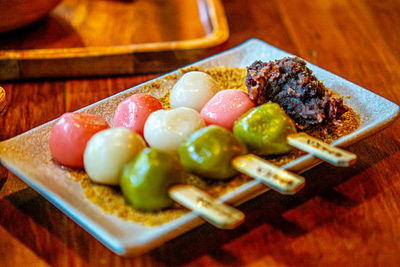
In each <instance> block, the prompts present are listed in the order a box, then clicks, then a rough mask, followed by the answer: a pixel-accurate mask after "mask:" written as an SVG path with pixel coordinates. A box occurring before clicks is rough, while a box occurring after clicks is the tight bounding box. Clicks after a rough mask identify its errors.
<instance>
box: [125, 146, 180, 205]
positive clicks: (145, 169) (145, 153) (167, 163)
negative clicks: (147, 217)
mask: <svg viewBox="0 0 400 267" xmlns="http://www.w3.org/2000/svg"><path fill="white" fill-rule="evenodd" d="M182 177H183V176H182V166H181V165H180V163H179V161H178V159H176V158H175V157H174V156H173V155H171V154H170V153H167V152H165V151H162V150H159V149H154V148H145V149H143V150H142V152H141V153H140V154H139V155H138V156H137V157H136V158H135V159H134V160H132V161H131V162H129V163H127V164H126V165H125V166H124V168H123V170H122V173H121V177H120V186H121V191H122V194H123V195H124V197H125V199H126V200H127V202H128V203H129V204H130V205H131V206H132V207H134V208H135V209H138V210H142V211H158V210H162V209H164V208H167V207H169V206H171V205H172V204H173V200H172V199H171V198H170V197H169V195H168V189H169V188H170V187H171V186H172V185H174V184H178V183H181V182H182Z"/></svg>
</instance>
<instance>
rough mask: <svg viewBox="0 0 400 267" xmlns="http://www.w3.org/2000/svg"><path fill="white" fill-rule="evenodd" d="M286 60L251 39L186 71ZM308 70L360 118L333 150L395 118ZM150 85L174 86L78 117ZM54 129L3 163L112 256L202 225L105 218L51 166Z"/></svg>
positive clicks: (250, 191)
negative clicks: (145, 223) (142, 92)
mask: <svg viewBox="0 0 400 267" xmlns="http://www.w3.org/2000/svg"><path fill="white" fill-rule="evenodd" d="M285 56H290V54H288V53H286V52H284V51H282V50H280V49H277V48H275V47H273V46H271V45H269V44H267V43H265V42H263V41H260V40H257V39H250V40H248V41H246V42H245V43H243V44H241V45H240V46H237V47H235V48H233V49H230V50H228V51H225V52H223V53H221V54H218V55H215V56H212V57H209V58H207V59H204V60H201V61H199V62H196V63H194V64H192V65H189V66H187V67H192V66H197V67H201V68H204V69H207V68H212V67H217V66H227V67H242V68H243V67H246V66H248V65H250V64H251V63H253V62H254V61H255V60H262V61H269V60H275V59H280V58H282V57H285ZM308 67H309V68H310V69H311V70H313V72H314V74H315V75H316V76H317V78H318V79H319V80H323V81H324V84H325V85H326V86H327V87H329V88H331V89H332V90H333V91H334V92H336V93H337V94H339V95H341V96H349V98H346V99H345V102H346V104H347V105H348V106H350V107H352V108H353V109H354V110H355V111H356V112H357V114H359V115H360V120H361V121H360V122H361V126H360V127H359V129H358V130H357V131H356V132H354V133H352V134H350V135H348V136H345V137H342V138H340V139H338V140H336V141H335V142H334V145H340V146H348V145H350V144H352V143H355V142H357V141H359V140H360V139H362V138H365V137H366V136H368V135H371V134H373V133H376V132H377V131H379V130H381V129H383V128H384V127H385V126H387V125H389V124H390V123H391V122H393V121H394V120H395V119H396V117H397V116H398V115H399V107H398V106H397V105H396V104H394V103H392V102H390V101H388V100H386V99H384V98H382V97H380V96H378V95H376V94H374V93H372V92H370V91H368V90H366V89H364V88H361V87H359V86H358V85H355V84H353V83H351V82H349V81H346V80H344V79H342V78H340V77H338V76H336V75H334V74H332V73H330V72H328V71H326V70H323V69H321V68H319V67H317V66H314V65H312V64H310V63H309V64H308ZM169 74H176V75H180V72H179V71H178V70H177V71H174V72H171V73H169ZM154 82H161V83H162V84H163V85H165V86H164V87H162V88H161V89H151V91H150V93H151V94H153V95H155V96H161V95H163V94H164V93H165V90H166V89H163V88H171V86H172V85H171V84H167V83H168V81H164V80H163V76H161V77H159V78H156V79H154V80H151V81H149V82H146V83H143V84H141V85H138V86H136V87H133V88H130V89H128V90H126V91H124V92H121V93H119V94H116V95H114V96H111V97H109V98H106V99H104V100H102V101H99V102H97V103H95V104H93V105H90V106H88V107H85V108H83V109H81V110H79V112H88V113H94V114H98V115H100V116H102V117H103V118H105V119H106V120H107V121H108V122H110V121H111V120H112V116H113V113H114V110H115V108H116V105H117V104H118V103H119V102H120V101H121V100H122V99H124V98H125V97H127V96H129V95H131V94H133V93H135V92H137V91H140V89H143V88H144V87H145V86H149V85H150V84H151V83H154ZM53 123H54V121H52V122H49V123H46V124H44V125H42V126H40V127H37V128H35V129H33V130H30V131H28V132H26V133H24V134H21V135H19V136H17V137H14V138H11V139H9V140H7V141H4V142H2V143H0V160H1V163H2V164H3V165H5V166H6V167H7V168H9V169H10V170H11V171H12V172H14V173H15V174H16V175H18V176H19V177H20V178H21V179H22V180H24V181H25V182H26V183H27V184H28V185H29V186H31V187H32V188H34V189H35V190H36V191H38V192H39V193H40V194H42V195H43V196H44V197H45V198H47V199H48V200H49V201H50V202H52V203H53V204H54V205H55V206H57V207H58V208H59V209H60V210H62V211H63V212H64V213H66V214H67V215H68V216H69V217H71V218H72V219H73V220H74V221H75V222H77V223H78V224H79V225H81V226H82V227H83V228H84V229H86V230H87V231H88V232H89V233H91V234H92V235H93V236H94V237H96V238H97V239H98V240H100V241H101V242H102V243H103V244H104V245H106V246H107V247H109V248H110V249H111V250H112V251H114V252H115V253H117V254H120V255H139V254H142V253H144V252H146V251H148V250H150V249H152V248H154V247H156V246H159V245H161V244H162V243H164V242H166V241H168V240H170V239H172V238H174V237H176V236H178V235H180V234H182V233H184V232H186V231H188V230H190V229H192V228H194V227H196V226H197V225H199V224H201V223H202V220H201V219H200V218H199V217H198V216H197V215H196V214H195V213H193V212H192V213H188V214H187V215H185V216H182V217H180V218H179V219H176V220H174V221H171V222H168V223H165V224H163V225H160V226H155V227H146V226H143V225H141V224H139V223H134V222H131V221H124V220H121V219H119V218H118V217H116V216H114V215H111V214H107V213H104V212H103V211H102V210H101V209H100V208H99V207H98V206H96V205H94V204H93V203H91V202H90V201H89V200H88V199H86V198H85V196H84V194H83V189H82V188H81V186H80V184H79V183H78V182H74V181H72V180H71V179H68V172H67V171H65V170H63V169H61V168H60V167H59V166H57V165H56V164H54V163H53V161H51V155H50V152H49V149H48V142H47V139H48V133H49V129H50V127H51V125H52V124H53ZM318 163H320V162H319V161H318V160H317V159H315V158H314V157H312V156H310V155H307V156H304V157H301V158H299V159H297V160H295V161H292V162H291V163H289V164H286V165H285V166H284V168H287V169H290V170H292V171H296V172H302V171H305V170H307V169H309V168H311V167H313V166H315V165H317V164H318ZM267 190H268V189H267V188H266V187H265V186H263V185H261V184H260V183H259V182H256V181H253V182H249V183H247V184H244V185H243V186H241V187H239V188H238V189H237V190H234V191H231V192H230V193H227V194H225V195H223V196H222V197H221V200H223V201H227V202H229V203H232V204H235V205H238V204H240V203H243V202H244V201H246V200H248V199H251V198H254V197H255V196H257V195H259V194H261V193H263V192H265V191H267Z"/></svg>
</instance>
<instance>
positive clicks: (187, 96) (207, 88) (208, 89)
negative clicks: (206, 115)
mask: <svg viewBox="0 0 400 267" xmlns="http://www.w3.org/2000/svg"><path fill="white" fill-rule="evenodd" d="M219 90H220V87H219V85H218V83H217V82H216V81H215V80H214V79H213V78H212V77H211V76H210V75H208V74H207V73H204V72H201V71H191V72H187V73H185V74H184V75H183V76H182V77H181V78H180V79H179V80H178V82H177V83H176V84H175V86H174V88H173V89H172V91H171V95H170V103H171V107H172V108H176V107H188V108H192V109H195V110H197V111H198V112H200V110H201V109H202V108H203V106H204V105H205V104H206V103H207V102H208V100H210V99H211V98H212V97H213V96H214V95H215V94H216V93H217V92H218V91H219Z"/></svg>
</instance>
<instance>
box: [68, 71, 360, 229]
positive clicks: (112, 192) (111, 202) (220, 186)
mask: <svg viewBox="0 0 400 267" xmlns="http://www.w3.org/2000/svg"><path fill="white" fill-rule="evenodd" d="M193 70H200V69H199V68H186V69H181V73H186V72H188V71H193ZM203 71H204V72H206V73H208V74H210V75H211V76H212V77H213V78H214V79H215V80H216V81H217V82H218V83H219V84H220V85H221V87H222V88H232V89H242V90H245V91H246V90H247V89H246V86H245V84H244V81H245V77H246V70H245V69H239V68H226V67H218V68H213V69H209V70H203ZM164 80H165V81H167V82H173V83H175V82H176V81H177V80H178V77H177V76H176V75H167V76H165V77H164ZM161 86H162V84H161V83H158V82H153V83H150V84H148V85H146V86H145V88H144V89H143V90H142V92H151V91H152V90H155V89H160V87H161ZM171 88H172V87H171ZM171 88H169V90H170V89H171ZM160 101H161V102H162V104H163V105H164V107H165V108H169V107H170V104H169V93H166V94H164V95H163V96H162V97H160ZM341 120H342V124H341V125H330V126H329V127H328V133H322V132H320V131H319V129H309V130H307V133H308V134H310V135H312V136H314V137H317V138H319V139H321V140H323V141H325V142H327V143H331V142H332V141H333V140H335V139H338V138H340V137H342V136H344V135H347V134H349V133H351V132H353V131H355V130H356V129H357V128H358V126H359V121H358V116H357V115H356V113H355V112H354V111H353V110H352V109H350V110H349V111H348V112H346V113H345V114H343V116H342V117H341ZM303 154H304V153H303V152H301V151H298V150H293V151H292V152H291V153H289V154H287V155H284V156H280V157H275V158H268V160H270V161H271V162H273V163H274V164H276V165H279V166H281V165H284V164H286V163H288V162H290V161H292V160H294V159H296V158H298V157H300V156H301V155H303ZM70 173H71V179H73V180H74V181H78V182H80V183H81V186H82V188H83V189H84V191H85V195H86V197H87V198H88V199H89V200H90V201H92V202H93V203H95V204H96V205H98V206H99V207H101V208H102V209H103V210H104V211H105V212H108V213H112V214H115V215H117V216H118V217H120V218H122V219H126V220H131V221H134V222H138V223H142V224H143V225H147V226H156V225H160V224H163V223H166V222H168V221H171V220H174V219H176V218H178V217H180V216H182V215H183V214H185V213H186V212H187V210H186V209H183V208H180V207H178V205H177V206H175V207H172V208H170V209H166V210H163V211H160V212H140V211H137V210H135V209H133V208H132V207H130V206H129V205H128V204H127V203H126V202H125V200H124V198H123V196H122V194H121V191H120V190H119V188H118V187H111V186H104V185H99V184H95V183H93V182H91V180H90V179H89V177H88V176H87V174H86V173H85V172H83V171H76V170H71V171H70ZM250 180H251V179H250V178H249V177H246V176H245V175H238V176H237V177H235V178H233V179H230V180H228V181H214V180H209V179H201V178H199V177H197V176H195V175H192V174H187V183H189V184H193V185H196V186H197V187H199V188H201V189H204V190H206V191H207V192H208V193H209V194H210V195H211V196H213V197H219V196H222V195H224V194H225V193H227V192H229V191H231V190H234V189H235V188H238V187H239V186H241V185H243V184H244V183H246V182H248V181H250Z"/></svg>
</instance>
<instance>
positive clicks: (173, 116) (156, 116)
mask: <svg viewBox="0 0 400 267" xmlns="http://www.w3.org/2000/svg"><path fill="white" fill-rule="evenodd" d="M204 126H205V123H204V120H203V118H202V117H201V116H200V114H199V113H198V112H197V111H196V110H194V109H191V108H186V107H179V108H175V109H171V110H157V111H155V112H153V113H151V114H150V116H149V117H148V118H147V121H146V123H145V124H144V138H145V139H146V141H147V143H148V144H149V145H150V146H151V147H154V148H159V149H163V150H168V151H176V150H178V148H179V145H180V144H181V143H182V142H183V141H184V140H185V139H186V138H187V137H189V136H190V135H191V134H192V133H194V132H195V131H197V130H198V129H200V128H202V127H204Z"/></svg>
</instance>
